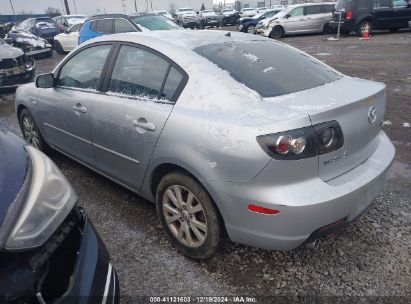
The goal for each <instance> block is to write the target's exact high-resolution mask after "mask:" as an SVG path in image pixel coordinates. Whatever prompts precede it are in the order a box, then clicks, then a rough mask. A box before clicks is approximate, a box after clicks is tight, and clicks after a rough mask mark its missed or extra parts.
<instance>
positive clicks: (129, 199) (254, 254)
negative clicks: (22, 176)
mask: <svg viewBox="0 0 411 304" xmlns="http://www.w3.org/2000/svg"><path fill="white" fill-rule="evenodd" d="M325 38H326V37H324V36H304V37H290V38H284V39H282V41H283V42H285V43H288V44H291V45H293V46H295V47H297V48H300V49H302V50H304V51H306V52H308V53H310V54H311V55H314V56H316V57H317V58H319V59H321V60H323V61H325V62H327V63H328V64H330V65H331V66H333V67H334V68H336V69H338V70H340V71H342V72H344V73H346V74H348V75H352V76H358V77H361V78H366V79H373V80H377V81H381V82H385V83H386V84H387V87H388V110H387V115H386V119H387V120H388V121H389V122H390V123H391V124H388V125H386V126H385V127H384V128H385V130H386V131H387V133H388V134H389V135H390V137H391V139H392V140H393V142H394V144H395V146H396V148H397V157H396V162H395V164H394V166H393V168H392V170H391V177H390V180H389V181H388V182H387V184H386V186H385V189H384V191H383V192H382V193H381V195H380V196H379V197H378V198H377V200H376V201H375V203H374V204H373V205H372V207H371V208H370V209H369V210H368V211H367V212H366V213H365V214H363V215H362V216H361V217H360V218H358V220H357V221H356V222H355V223H353V224H352V225H350V226H349V227H347V228H346V229H345V230H344V231H342V232H341V233H339V234H337V235H332V236H329V237H327V238H326V239H324V240H323V241H322V242H321V246H320V248H319V249H317V250H314V249H310V248H307V247H305V248H299V249H297V250H294V251H291V252H274V251H264V250H260V249H256V248H251V247H247V246H243V245H239V244H234V243H229V244H228V245H227V247H226V248H225V250H224V252H222V253H221V254H220V255H218V256H216V257H214V258H212V259H209V260H207V261H202V262H198V261H193V260H190V259H188V258H186V257H184V256H181V255H180V254H179V253H178V252H177V251H176V250H175V249H174V248H173V247H172V246H171V244H170V243H169V242H168V240H167V239H166V237H165V234H164V233H163V231H162V229H161V227H160V225H159V222H158V220H157V218H156V214H155V208H154V206H153V205H152V204H150V203H148V202H146V201H144V200H143V199H141V198H139V197H138V196H136V195H134V194H132V193H130V192H129V191H127V190H125V189H123V188H121V187H120V186H117V185H115V184H114V183H112V182H110V181H109V180H107V179H105V178H103V177H101V176H99V175H97V174H95V173H93V172H92V171H90V170H88V169H86V168H84V167H82V166H81V165H78V164H76V163H75V162H73V161H71V160H70V159H68V158H66V157H64V156H62V155H60V154H58V153H55V154H54V155H52V158H53V160H54V161H55V162H56V163H57V164H58V166H59V167H60V168H61V169H62V171H63V172H64V173H65V174H66V176H67V177H68V179H69V180H70V181H71V183H72V184H73V186H74V188H75V189H76V191H77V192H78V194H79V197H80V204H81V205H82V206H84V207H85V209H86V211H87V213H88V215H89V216H90V218H91V219H92V221H93V223H94V224H95V226H96V227H97V228H98V230H99V232H100V234H101V236H102V238H103V239H104V241H105V242H106V244H107V246H108V248H109V251H110V253H111V256H112V259H113V264H114V265H115V267H116V269H117V272H118V275H119V279H120V287H121V292H122V295H123V296H124V297H123V298H122V302H124V303H127V302H129V303H135V302H143V301H145V300H148V299H141V298H138V296H142V295H144V296H159V295H164V296H192V297H193V296H199V295H204V296H223V295H242V296H267V295H279V296H305V297H307V296H310V297H313V298H312V299H314V302H327V303H329V302H331V301H336V300H341V301H346V302H347V303H348V302H354V301H355V302H360V301H364V302H371V301H373V302H376V301H378V302H385V303H391V302H399V303H410V302H411V262H410V253H411V203H410V197H411V195H410V194H411V166H410V165H411V153H410V148H411V128H409V127H405V126H404V123H411V61H410V54H411V33H410V32H409V31H402V32H399V33H396V34H379V35H375V36H373V37H371V40H370V41H359V40H358V38H357V37H353V36H352V37H346V38H342V39H341V40H340V41H337V42H333V41H327V40H325ZM61 58H62V56H59V55H57V54H54V56H53V58H51V59H47V60H39V61H37V71H38V73H40V72H45V71H49V70H51V68H53V67H54V65H55V64H56V63H57V62H58V61H60V60H61ZM0 122H2V123H5V124H7V125H9V126H10V127H11V128H12V129H13V130H15V131H16V133H18V134H20V132H19V130H18V128H17V120H16V117H15V113H14V94H13V93H10V92H9V93H3V94H2V95H0ZM347 296H355V297H349V298H347ZM327 297H328V298H327ZM279 299H280V300H281V299H283V300H284V298H279ZM294 300H296V299H293V300H290V302H291V301H294ZM264 301H268V299H267V298H259V302H264Z"/></svg>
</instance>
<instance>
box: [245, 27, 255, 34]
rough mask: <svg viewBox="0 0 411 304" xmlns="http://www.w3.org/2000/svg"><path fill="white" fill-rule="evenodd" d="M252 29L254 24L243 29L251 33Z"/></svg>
mask: <svg viewBox="0 0 411 304" xmlns="http://www.w3.org/2000/svg"><path fill="white" fill-rule="evenodd" d="M254 30H255V26H253V25H250V26H248V27H247V28H246V29H245V32H246V33H249V34H253V33H254Z"/></svg>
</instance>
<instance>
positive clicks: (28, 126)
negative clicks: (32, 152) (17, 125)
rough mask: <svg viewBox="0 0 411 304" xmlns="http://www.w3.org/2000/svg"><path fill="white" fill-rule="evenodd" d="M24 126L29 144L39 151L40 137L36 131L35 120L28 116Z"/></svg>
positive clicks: (24, 120) (24, 132)
mask: <svg viewBox="0 0 411 304" xmlns="http://www.w3.org/2000/svg"><path fill="white" fill-rule="evenodd" d="M22 126H23V135H24V138H25V139H26V140H27V141H28V143H29V144H31V145H32V146H34V147H35V148H37V149H39V148H40V137H39V134H38V133H37V131H36V128H35V127H34V122H33V120H32V119H31V118H30V117H28V116H24V117H23V122H22Z"/></svg>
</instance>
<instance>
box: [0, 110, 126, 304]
mask: <svg viewBox="0 0 411 304" xmlns="http://www.w3.org/2000/svg"><path fill="white" fill-rule="evenodd" d="M21 115H23V116H24V117H27V115H30V114H29V113H28V112H27V110H24V111H23V112H22V113H21ZM23 119H24V121H23V123H24V125H23V126H21V127H22V130H23V132H25V133H24V134H25V137H26V138H31V139H33V140H34V134H39V133H36V132H38V129H37V127H36V126H35V125H30V124H29V121H28V120H26V119H25V118H23ZM32 143H33V144H34V143H35V142H32ZM0 151H1V158H0V197H1V204H0V282H1V284H0V302H1V303H56V302H60V303H62V302H65V301H68V302H72V301H73V299H74V298H77V299H78V298H79V297H80V296H82V302H83V301H84V303H97V302H98V303H106V301H107V303H118V302H119V285H118V281H117V276H116V272H115V270H114V268H113V266H112V264H111V262H110V257H109V253H108V252H107V249H106V247H105V245H104V244H103V241H102V240H101V239H100V237H99V235H98V234H97V232H96V230H95V229H94V227H93V225H92V223H91V221H90V220H89V219H88V218H87V216H86V214H85V212H84V210H83V209H81V208H79V207H78V206H76V204H77V201H78V197H77V194H76V193H75V191H74V190H73V188H72V187H71V185H70V184H69V182H68V181H67V179H66V178H65V177H64V175H63V173H62V172H61V171H60V170H59V169H58V168H57V166H56V165H55V164H54V163H53V161H52V160H51V159H50V158H48V157H47V156H46V155H45V154H43V153H42V152H41V151H39V150H38V149H36V148H35V147H33V146H32V145H27V144H26V143H25V142H24V141H23V140H22V139H21V138H19V137H17V136H16V135H14V134H13V133H12V132H11V131H10V130H8V129H6V128H5V127H4V126H3V125H1V124H0Z"/></svg>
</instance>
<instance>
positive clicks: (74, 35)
mask: <svg viewBox="0 0 411 304" xmlns="http://www.w3.org/2000/svg"><path fill="white" fill-rule="evenodd" d="M80 28H81V24H76V25H73V26H72V27H71V28H70V29H69V30H68V33H67V35H66V36H63V37H61V38H60V40H59V41H60V43H61V45H62V47H63V48H64V50H65V51H71V50H73V49H74V48H75V47H76V46H77V45H78V36H79V30H80Z"/></svg>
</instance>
